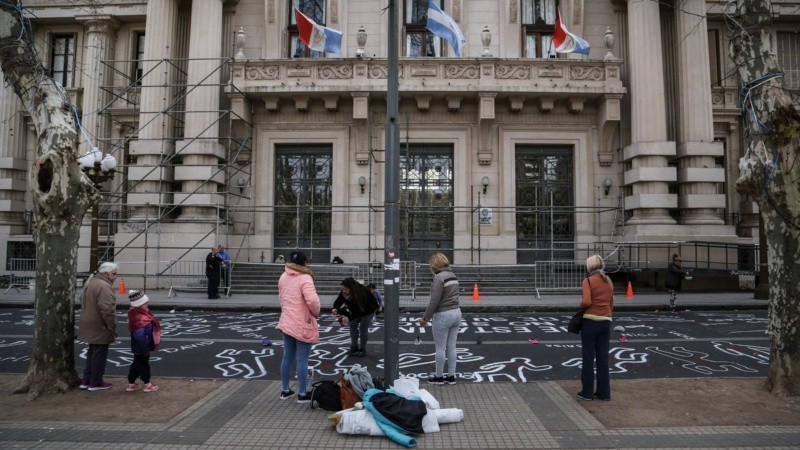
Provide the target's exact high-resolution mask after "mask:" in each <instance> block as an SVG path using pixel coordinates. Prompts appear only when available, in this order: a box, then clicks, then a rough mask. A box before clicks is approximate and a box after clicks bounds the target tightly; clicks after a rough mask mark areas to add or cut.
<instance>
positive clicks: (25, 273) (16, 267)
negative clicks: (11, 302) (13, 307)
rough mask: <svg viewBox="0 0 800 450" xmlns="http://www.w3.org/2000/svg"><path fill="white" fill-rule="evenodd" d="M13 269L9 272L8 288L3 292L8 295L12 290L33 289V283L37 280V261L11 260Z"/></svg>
mask: <svg viewBox="0 0 800 450" xmlns="http://www.w3.org/2000/svg"><path fill="white" fill-rule="evenodd" d="M10 263H11V264H10V265H11V269H10V270H9V278H8V288H7V289H6V290H5V292H3V294H6V293H7V292H8V291H9V290H11V289H16V291H17V292H19V288H26V289H30V288H31V283H32V282H33V281H35V279H36V259H22V258H11V261H10Z"/></svg>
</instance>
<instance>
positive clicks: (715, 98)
mask: <svg viewBox="0 0 800 450" xmlns="http://www.w3.org/2000/svg"><path fill="white" fill-rule="evenodd" d="M711 103H713V104H714V105H724V104H725V96H724V95H723V94H722V93H720V92H714V93H713V94H711Z"/></svg>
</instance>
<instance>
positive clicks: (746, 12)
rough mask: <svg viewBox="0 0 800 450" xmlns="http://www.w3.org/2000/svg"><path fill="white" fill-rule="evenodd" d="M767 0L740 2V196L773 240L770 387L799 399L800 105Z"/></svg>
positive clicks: (736, 34) (736, 48) (736, 40)
mask: <svg viewBox="0 0 800 450" xmlns="http://www.w3.org/2000/svg"><path fill="white" fill-rule="evenodd" d="M770 11H771V5H770V2H769V1H768V0H738V1H737V3H736V10H735V11H734V13H733V14H732V20H730V21H729V23H730V24H731V25H732V26H731V29H732V30H733V33H732V34H733V35H732V38H731V43H730V48H729V54H730V56H731V59H732V60H733V61H734V62H735V63H736V65H737V67H738V71H739V77H740V78H741V81H742V85H743V88H742V93H741V95H740V100H741V101H742V115H743V117H744V120H745V127H744V130H745V133H746V138H745V143H746V148H747V154H746V155H745V156H744V157H743V158H742V159H741V160H739V169H740V177H739V179H738V180H737V182H736V187H737V189H738V190H739V192H741V193H743V194H748V195H750V196H751V197H753V198H755V199H756V201H757V202H758V206H759V209H760V211H761V217H762V219H763V224H764V229H765V231H764V233H765V236H766V238H767V246H768V257H767V264H768V268H769V325H768V332H769V338H770V367H769V374H768V378H767V388H768V389H769V390H770V391H772V392H773V393H775V394H779V395H792V396H797V395H800V271H798V268H797V261H800V245H798V242H800V185H798V180H799V179H800V162H798V161H797V158H798V156H800V155H799V154H798V153H800V147H798V144H799V143H800V139H799V138H798V134H799V133H800V106H798V105H800V103H799V102H798V99H797V98H793V96H792V95H791V93H790V92H789V91H788V90H784V88H783V77H782V75H781V74H780V68H779V67H778V63H777V60H776V58H775V52H774V46H773V41H772V34H771V33H772V31H773V28H772V27H771V23H772V15H771V13H770Z"/></svg>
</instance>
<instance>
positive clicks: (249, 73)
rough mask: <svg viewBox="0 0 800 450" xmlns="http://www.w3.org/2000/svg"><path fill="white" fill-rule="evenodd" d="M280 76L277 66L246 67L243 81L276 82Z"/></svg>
mask: <svg viewBox="0 0 800 450" xmlns="http://www.w3.org/2000/svg"><path fill="white" fill-rule="evenodd" d="M280 76H281V69H280V67H278V66H247V69H245V72H244V78H245V80H277V79H278V78H280Z"/></svg>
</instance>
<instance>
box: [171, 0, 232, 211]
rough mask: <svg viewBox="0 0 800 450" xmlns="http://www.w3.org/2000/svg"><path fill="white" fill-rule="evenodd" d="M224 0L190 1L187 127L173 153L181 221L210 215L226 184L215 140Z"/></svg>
mask: <svg viewBox="0 0 800 450" xmlns="http://www.w3.org/2000/svg"><path fill="white" fill-rule="evenodd" d="M222 3H223V2H222V0H194V1H193V2H192V20H191V30H190V32H189V61H188V73H187V81H186V91H187V93H186V127H185V132H184V140H183V141H180V142H178V143H177V147H176V151H177V152H178V154H180V155H181V156H182V161H183V163H182V164H181V165H180V166H177V167H175V180H176V181H181V182H182V185H181V191H182V192H180V193H177V194H175V203H176V204H180V205H181V206H182V208H181V216H180V219H181V220H193V219H213V218H215V217H216V216H215V214H216V205H217V204H220V203H222V202H223V201H224V197H223V196H220V195H219V194H217V185H218V184H224V183H225V173H224V172H223V171H220V170H218V168H217V167H218V163H219V161H220V160H221V159H224V158H225V149H224V147H223V146H222V145H221V144H220V143H219V118H220V111H219V109H220V92H221V89H222V88H221V86H220V80H221V70H222V69H221V67H220V65H221V63H222V61H221V60H220V59H219V58H220V56H221V54H222V41H223V39H222Z"/></svg>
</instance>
